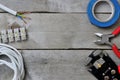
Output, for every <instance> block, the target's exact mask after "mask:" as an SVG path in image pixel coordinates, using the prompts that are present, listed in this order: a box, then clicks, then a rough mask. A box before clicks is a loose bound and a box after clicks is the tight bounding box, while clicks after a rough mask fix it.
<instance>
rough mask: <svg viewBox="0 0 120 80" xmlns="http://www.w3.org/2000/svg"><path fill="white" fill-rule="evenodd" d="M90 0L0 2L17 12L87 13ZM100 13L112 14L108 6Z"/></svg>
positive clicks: (20, 0) (14, 0) (100, 7)
mask: <svg viewBox="0 0 120 80" xmlns="http://www.w3.org/2000/svg"><path fill="white" fill-rule="evenodd" d="M89 1H90V0H5V1H4V0H0V2H1V3H2V4H4V5H6V6H8V7H9V8H11V9H14V10H17V11H26V10H27V11H34V12H35V11H43V12H44V11H47V12H86V8H87V5H88V3H89ZM97 11H99V12H110V11H111V10H110V7H109V6H108V5H106V4H102V5H100V6H99V8H98V10H97Z"/></svg>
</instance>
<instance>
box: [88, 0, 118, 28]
mask: <svg viewBox="0 0 120 80" xmlns="http://www.w3.org/2000/svg"><path fill="white" fill-rule="evenodd" d="M99 2H107V3H108V4H109V5H110V6H111V8H112V14H111V16H110V17H109V18H108V19H107V20H105V21H101V20H99V19H98V18H97V17H96V16H95V10H94V9H95V6H96V5H97V4H98V3H99ZM87 14H88V17H89V20H90V22H91V23H92V24H94V25H96V26H98V27H102V28H106V27H110V26H112V25H113V24H114V23H115V22H116V21H117V20H118V19H119V15H120V5H119V3H118V1H117V0H91V1H90V3H89V4H88V9H87Z"/></svg>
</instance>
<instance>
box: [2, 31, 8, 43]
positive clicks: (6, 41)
mask: <svg viewBox="0 0 120 80" xmlns="http://www.w3.org/2000/svg"><path fill="white" fill-rule="evenodd" d="M1 39H2V42H3V43H8V39H7V32H6V30H2V31H1Z"/></svg>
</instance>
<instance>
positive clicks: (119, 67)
mask: <svg viewBox="0 0 120 80" xmlns="http://www.w3.org/2000/svg"><path fill="white" fill-rule="evenodd" d="M118 72H119V74H120V65H118Z"/></svg>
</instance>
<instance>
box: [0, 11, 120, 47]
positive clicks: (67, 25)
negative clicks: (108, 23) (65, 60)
mask: <svg viewBox="0 0 120 80" xmlns="http://www.w3.org/2000/svg"><path fill="white" fill-rule="evenodd" d="M106 15H108V14H104V15H103V16H106ZM28 16H30V17H31V18H32V20H31V21H30V23H31V24H30V27H29V28H28V29H27V30H28V35H29V39H28V40H27V41H23V42H15V43H10V45H12V46H14V47H16V48H19V49H63V48H64V49H69V48H80V49H84V48H87V49H94V48H101V49H110V47H108V46H98V45H96V44H94V43H93V42H94V41H95V40H97V39H99V38H97V37H96V36H95V35H94V33H96V32H100V33H104V34H110V33H111V32H112V31H113V30H114V29H115V28H116V27H117V26H118V25H119V22H118V23H116V24H115V25H114V26H113V27H111V28H108V29H101V28H97V27H95V26H94V25H92V24H91V23H90V22H89V20H88V18H87V15H86V14H38V13H36V14H31V15H28ZM0 17H1V19H0V20H1V23H0V29H1V30H2V29H7V26H8V22H9V21H10V20H16V21H17V22H19V21H21V20H19V19H17V18H15V17H13V16H11V15H9V14H1V15H0ZM119 39H120V37H119V36H118V37H116V38H114V39H113V42H115V43H116V44H117V45H118V47H120V44H119V43H120V40H119Z"/></svg>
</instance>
